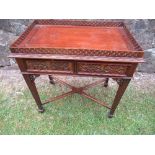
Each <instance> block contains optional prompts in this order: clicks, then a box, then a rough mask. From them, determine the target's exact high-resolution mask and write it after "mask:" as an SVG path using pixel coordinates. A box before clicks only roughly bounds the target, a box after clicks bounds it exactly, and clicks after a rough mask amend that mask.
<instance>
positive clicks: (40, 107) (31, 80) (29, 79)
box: [23, 74, 44, 113]
mask: <svg viewBox="0 0 155 155" xmlns="http://www.w3.org/2000/svg"><path fill="white" fill-rule="evenodd" d="M33 76H34V75H28V74H23V77H24V79H25V82H26V83H27V86H28V87H29V89H30V91H31V94H32V96H33V98H34V99H35V101H36V104H37V106H38V111H39V112H41V113H43V112H44V108H43V105H42V103H41V100H40V97H39V94H38V91H37V88H36V85H35V82H34V80H35V79H34V77H33Z"/></svg>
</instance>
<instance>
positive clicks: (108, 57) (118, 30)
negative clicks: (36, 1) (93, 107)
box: [9, 20, 144, 118]
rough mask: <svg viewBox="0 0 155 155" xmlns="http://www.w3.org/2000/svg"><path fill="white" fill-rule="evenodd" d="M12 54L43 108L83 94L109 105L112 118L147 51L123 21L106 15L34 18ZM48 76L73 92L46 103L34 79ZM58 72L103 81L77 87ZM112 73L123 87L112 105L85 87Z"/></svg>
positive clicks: (118, 91) (106, 80) (12, 46)
mask: <svg viewBox="0 0 155 155" xmlns="http://www.w3.org/2000/svg"><path fill="white" fill-rule="evenodd" d="M10 50H11V54H10V56H9V57H10V58H15V59H16V62H17V64H18V66H19V68H20V70H21V73H22V75H23V77H24V79H25V81H26V83H27V85H28V87H29V89H30V91H31V93H32V95H33V97H34V99H35V102H36V104H37V106H38V109H39V112H44V107H43V105H44V104H47V103H49V102H52V101H55V100H58V99H61V98H63V97H66V96H68V95H71V94H73V93H78V94H80V95H82V96H85V97H86V98H89V99H91V100H93V101H95V102H97V103H99V104H101V105H103V106H104V107H106V108H108V109H110V110H109V113H108V117H109V118H111V117H112V116H113V114H114V112H115V110H116V107H117V106H118V104H119V102H120V100H121V97H122V96H123V94H124V92H125V90H126V88H127V86H128V84H129V82H130V80H131V78H132V77H133V74H134V72H135V70H136V67H137V65H138V63H142V62H144V60H143V55H144V52H143V50H142V48H141V47H140V46H139V45H138V43H137V42H136V40H135V39H134V38H133V36H132V35H131V34H130V32H129V31H128V29H127V28H126V26H125V24H124V23H122V22H104V21H103V20H35V21H34V22H33V23H32V24H31V25H30V26H29V27H28V28H27V30H26V31H25V32H24V33H23V34H22V35H21V36H20V37H19V38H18V39H17V40H16V41H15V42H14V43H13V44H12V45H11V47H10ZM43 74H45V75H48V76H49V80H50V83H51V84H54V80H56V81H58V82H60V83H62V84H65V85H67V86H68V87H70V88H71V91H69V92H67V93H64V94H62V95H60V96H57V97H54V98H51V99H49V100H47V101H45V102H44V103H42V102H41V99H40V97H39V94H38V91H37V88H36V85H35V78H36V77H38V76H39V75H43ZM54 74H61V75H71V76H96V77H101V80H99V81H97V82H94V83H92V84H89V85H87V86H84V87H80V88H76V87H74V86H71V85H70V84H68V83H66V82H65V81H62V80H60V79H58V78H56V77H54V79H53V75H54ZM109 78H113V79H114V80H116V82H117V83H118V85H119V87H118V90H117V92H116V96H115V98H114V101H113V103H112V106H109V105H108V104H107V103H104V102H101V101H99V100H98V99H96V98H95V97H93V96H91V95H89V94H87V93H86V92H85V90H86V89H88V88H90V87H94V86H96V85H97V84H101V83H104V86H105V87H107V86H108V80H109Z"/></svg>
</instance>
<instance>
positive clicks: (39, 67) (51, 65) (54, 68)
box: [25, 59, 74, 73]
mask: <svg viewBox="0 0 155 155" xmlns="http://www.w3.org/2000/svg"><path fill="white" fill-rule="evenodd" d="M25 64H26V70H27V71H39V72H50V71H51V72H64V73H72V72H73V70H74V69H73V62H70V61H61V60H37V59H28V60H26V61H25Z"/></svg>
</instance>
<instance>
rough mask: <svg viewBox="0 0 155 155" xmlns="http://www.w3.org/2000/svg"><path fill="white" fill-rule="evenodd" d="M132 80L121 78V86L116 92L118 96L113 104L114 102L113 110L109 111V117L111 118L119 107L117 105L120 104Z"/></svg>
mask: <svg viewBox="0 0 155 155" xmlns="http://www.w3.org/2000/svg"><path fill="white" fill-rule="evenodd" d="M129 82H130V79H121V80H120V82H119V88H118V90H117V93H116V96H115V99H114V101H113V104H112V107H111V110H110V112H109V117H110V118H111V117H112V116H113V114H114V112H115V110H116V108H117V105H118V104H119V102H120V100H121V98H122V96H123V94H124V92H125V90H126V88H127V86H128V84H129Z"/></svg>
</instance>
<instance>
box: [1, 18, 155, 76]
mask: <svg viewBox="0 0 155 155" xmlns="http://www.w3.org/2000/svg"><path fill="white" fill-rule="evenodd" d="M32 21H33V20H32V19H0V67H4V66H10V65H12V64H13V60H11V59H8V58H7V56H8V54H9V53H10V50H9V46H10V44H11V43H12V42H13V41H14V40H15V39H16V38H17V37H18V36H19V35H20V34H21V33H22V32H23V31H24V30H25V29H26V28H27V26H28V25H29V24H31V22H32ZM105 21H122V22H124V23H125V24H126V26H127V27H128V29H129V30H130V32H131V33H132V34H133V36H134V37H135V39H136V40H137V41H138V43H139V44H140V45H141V47H142V48H143V49H144V51H145V55H144V57H145V61H146V62H145V63H143V64H140V65H139V67H138V71H140V72H149V73H154V72H155V19H118V20H116V19H115V20H112V19H111V20H105Z"/></svg>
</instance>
